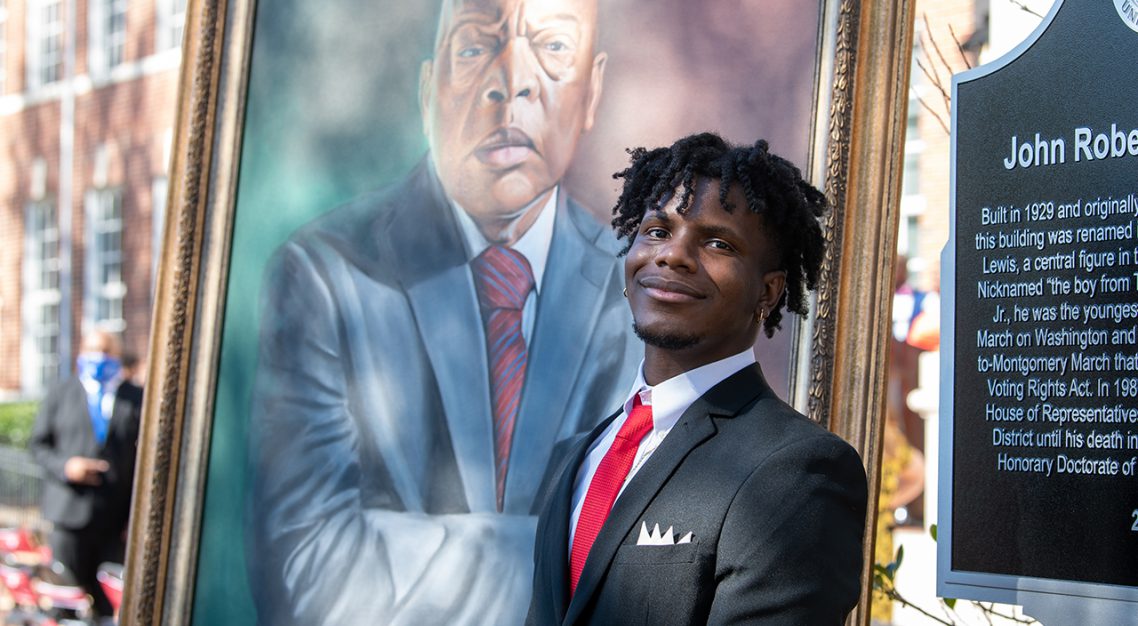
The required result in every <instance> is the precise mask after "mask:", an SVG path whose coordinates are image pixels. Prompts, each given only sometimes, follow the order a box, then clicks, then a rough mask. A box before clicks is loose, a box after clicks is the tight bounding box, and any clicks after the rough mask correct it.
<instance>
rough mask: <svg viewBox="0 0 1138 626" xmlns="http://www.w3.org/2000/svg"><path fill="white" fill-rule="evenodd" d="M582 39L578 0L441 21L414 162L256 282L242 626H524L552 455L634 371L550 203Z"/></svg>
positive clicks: (591, 86) (601, 256)
mask: <svg viewBox="0 0 1138 626" xmlns="http://www.w3.org/2000/svg"><path fill="white" fill-rule="evenodd" d="M595 24H596V4H595V2H590V1H588V0H548V1H546V0H541V1H538V0H496V1H492V2H481V3H475V2H464V1H462V0H456V1H453V2H451V1H448V2H445V3H444V6H443V10H442V15H441V17H440V23H439V34H438V40H437V43H436V50H435V58H434V59H432V60H431V61H427V62H425V63H424V64H423V67H422V71H421V85H420V91H421V108H422V111H423V126H424V131H425V134H426V135H427V138H428V144H429V146H430V152H429V154H428V155H427V156H426V157H424V159H423V160H422V161H421V163H420V164H419V165H418V166H417V167H415V168H414V170H413V171H412V172H410V173H409V174H408V175H407V176H406V178H405V179H404V180H403V181H402V182H399V183H397V184H395V185H393V186H391V187H388V188H385V189H382V190H379V191H377V192H375V193H373V194H371V195H365V196H363V197H360V198H357V199H356V200H354V201H352V202H350V203H348V204H347V205H345V206H342V207H340V208H337V209H335V210H333V211H332V212H330V213H329V214H327V215H325V216H323V217H321V218H319V219H317V220H315V221H313V222H311V223H310V224H308V225H307V226H305V227H303V228H302V229H300V230H299V231H297V232H296V233H295V234H294V235H293V236H292V237H291V238H290V239H289V241H287V242H286V243H285V244H284V245H282V246H281V247H280V248H279V249H278V250H277V252H276V253H275V255H274V256H273V258H272V260H271V261H270V263H269V266H268V269H267V272H266V275H265V282H264V291H263V294H262V303H261V304H262V310H261V335H260V350H259V363H258V368H257V376H256V382H255V387H254V392H253V412H252V419H251V423H250V457H251V463H250V471H251V487H252V497H251V498H250V499H249V503H248V508H247V514H246V522H247V540H248V543H247V562H248V564H249V566H248V567H249V581H250V585H251V586H252V591H253V594H254V598H255V601H256V605H257V611H258V620H259V621H260V622H261V623H263V624H338V625H341V624H376V623H391V624H404V623H417V624H428V623H429V624H443V623H446V624H465V623H493V624H510V623H520V622H521V621H522V620H523V619H524V616H525V610H526V607H527V604H528V601H529V593H530V587H531V581H532V571H533V570H532V568H533V565H532V548H533V541H534V533H535V528H536V519H537V518H536V514H537V512H538V508H539V507H540V504H541V503H540V502H538V490H539V487H540V485H541V484H542V481H543V478H544V477H545V474H546V473H547V471H548V470H549V467H550V465H551V464H552V462H553V460H554V459H556V458H558V453H559V451H560V447H559V446H558V444H559V442H564V441H567V440H568V439H569V438H571V437H572V436H574V435H576V434H578V433H581V432H587V431H588V430H590V429H591V428H592V427H593V426H594V425H595V424H596V422H598V421H599V420H600V419H602V418H603V417H604V416H606V415H607V414H608V413H609V412H610V411H611V407H613V406H615V405H616V403H618V402H619V401H620V395H621V394H622V393H623V391H624V390H623V389H622V388H621V385H622V384H623V382H622V381H625V380H627V376H628V375H629V373H630V372H632V371H634V369H635V367H636V363H637V362H638V360H639V348H638V346H637V345H635V344H634V339H633V338H632V337H631V332H630V327H631V318H630V316H629V313H628V307H627V306H626V304H625V302H624V298H623V296H622V294H621V292H622V288H623V282H622V279H621V275H620V266H619V263H618V262H617V259H616V252H617V250H618V245H617V242H616V240H615V237H614V236H613V234H612V233H611V232H610V230H609V229H608V228H607V227H606V226H604V225H602V224H600V223H599V222H598V221H597V220H596V219H595V217H594V215H595V213H590V212H589V211H586V210H585V209H583V208H582V207H581V206H580V205H579V204H578V203H577V202H576V201H574V200H573V198H571V197H570V196H569V194H568V192H567V191H566V190H565V189H564V188H563V187H562V186H561V184H560V183H561V179H562V176H563V175H564V173H565V171H566V169H567V168H568V166H569V163H570V161H571V159H572V157H573V154H574V152H575V150H576V145H577V142H578V139H579V138H580V137H581V135H582V134H583V133H584V132H585V131H587V130H588V129H589V128H591V127H592V125H593V116H594V112H595V109H596V105H597V102H598V100H599V98H600V92H601V81H602V76H603V70H604V63H605V58H606V57H605V55H604V54H598V53H596V52H595V51H594V32H595ZM491 253H493V254H497V255H499V256H503V255H505V256H506V257H507V258H509V259H511V262H512V263H514V266H515V267H523V266H524V268H525V269H524V270H523V271H521V273H522V274H525V275H526V277H527V278H528V279H529V280H530V284H529V285H527V286H525V287H523V288H520V289H518V291H520V292H521V293H520V295H521V301H520V302H519V303H518V305H517V308H515V309H511V311H512V312H510V313H508V314H507V315H506V319H508V320H510V322H509V323H507V324H506V326H508V328H509V329H512V334H511V332H505V331H502V329H501V328H500V327H496V326H495V324H496V322H494V321H492V320H494V319H498V318H496V317H495V316H497V315H498V311H497V309H495V308H494V307H495V306H497V305H491V304H488V303H487V302H488V300H487V296H486V295H485V290H486V289H489V287H486V286H484V284H483V283H482V282H480V281H481V280H482V279H481V275H482V274H490V275H492V276H497V275H498V273H499V272H500V269H499V267H498V266H493V265H490V266H488V267H490V269H488V270H486V269H480V268H484V267H487V266H486V265H483V263H488V262H484V261H483V259H485V258H488V255H489V254H491ZM510 289H513V287H509V288H508V289H507V291H508V290H510ZM523 302H524V304H523ZM511 315H512V317H510V316H511ZM503 333H504V334H503ZM504 343H510V344H511V345H516V346H519V349H518V351H515V352H508V351H507V352H506V354H507V355H509V359H507V360H503V357H501V354H502V345H503V344H504ZM519 355H520V356H519ZM511 376H512V378H511Z"/></svg>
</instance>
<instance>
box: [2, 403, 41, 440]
mask: <svg viewBox="0 0 1138 626" xmlns="http://www.w3.org/2000/svg"><path fill="white" fill-rule="evenodd" d="M37 410H39V403H38V402H5V403H2V404H0V445H6V446H12V447H14V448H24V447H27V445H28V437H29V436H30V435H31V432H32V422H34V421H35V419H36V411H37Z"/></svg>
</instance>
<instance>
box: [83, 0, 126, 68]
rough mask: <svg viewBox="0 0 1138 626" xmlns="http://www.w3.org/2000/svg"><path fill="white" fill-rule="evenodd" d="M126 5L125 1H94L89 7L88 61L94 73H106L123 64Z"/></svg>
mask: <svg viewBox="0 0 1138 626" xmlns="http://www.w3.org/2000/svg"><path fill="white" fill-rule="evenodd" d="M126 3H127V0H95V1H94V2H92V3H91V5H90V6H91V15H90V19H91V28H90V31H89V32H90V35H91V36H90V49H89V50H88V59H89V61H90V66H91V70H92V72H94V73H106V72H108V71H110V70H111V69H113V68H114V67H116V66H118V65H121V64H122V62H123V50H124V49H125V47H126Z"/></svg>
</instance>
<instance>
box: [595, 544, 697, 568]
mask: <svg viewBox="0 0 1138 626" xmlns="http://www.w3.org/2000/svg"><path fill="white" fill-rule="evenodd" d="M697 554H699V542H698V541H693V542H691V543H680V544H676V545H671V546H638V545H636V544H624V545H622V546H621V547H620V548H618V549H617V551H616V555H615V556H614V557H613V562H614V563H627V564H632V565H637V564H644V565H661V564H664V563H691V562H692V561H694V560H695V558H696V555H697Z"/></svg>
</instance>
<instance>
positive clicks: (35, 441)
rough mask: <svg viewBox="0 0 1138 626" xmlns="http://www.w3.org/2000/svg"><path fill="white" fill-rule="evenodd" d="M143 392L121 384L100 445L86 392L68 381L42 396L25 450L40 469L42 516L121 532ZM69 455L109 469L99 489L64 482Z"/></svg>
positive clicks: (73, 526)
mask: <svg viewBox="0 0 1138 626" xmlns="http://www.w3.org/2000/svg"><path fill="white" fill-rule="evenodd" d="M141 410H142V389H140V388H139V387H136V386H134V385H132V384H130V383H127V382H124V383H122V384H121V385H120V386H119V388H118V390H117V391H116V393H115V406H114V410H113V411H112V413H111V420H110V423H109V424H108V425H107V439H106V441H105V442H104V443H103V445H101V446H100V445H99V444H98V443H97V442H96V441H95V431H94V429H93V428H92V427H91V417H90V414H89V413H88V409H87V392H86V390H85V389H84V388H83V383H81V382H79V379H78V378H74V377H72V378H69V379H67V380H65V381H63V382H62V383H60V384H59V385H57V386H56V387H55V388H54V389H52V390H51V391H50V392H49V393H48V394H47V396H45V397H44V400H43V404H41V405H40V410H39V414H37V415H36V420H35V424H34V425H33V426H32V434H31V438H30V440H29V442H28V447H29V448H30V449H31V451H32V454H33V456H35V459H36V462H37V463H39V464H40V466H41V467H43V469H44V488H43V516H44V517H46V518H47V519H49V520H51V522H52V523H53V524H55V525H56V526H59V527H63V528H68V529H73V530H78V529H82V528H93V527H98V528H103V529H106V530H107V531H109V532H120V531H122V530H123V529H124V528H125V527H126V523H127V517H128V515H129V513H130V494H131V483H132V481H133V479H134V464H135V454H136V452H137V449H138V426H139V415H140V413H141ZM73 456H82V457H89V458H98V459H103V460H105V461H106V462H107V464H108V465H110V469H109V470H108V471H107V473H106V474H104V476H103V482H102V484H100V485H98V486H94V487H92V486H87V485H74V484H71V483H69V482H67V478H66V476H65V475H64V473H63V466H64V465H65V464H66V463H67V459H69V458H71V457H73Z"/></svg>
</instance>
